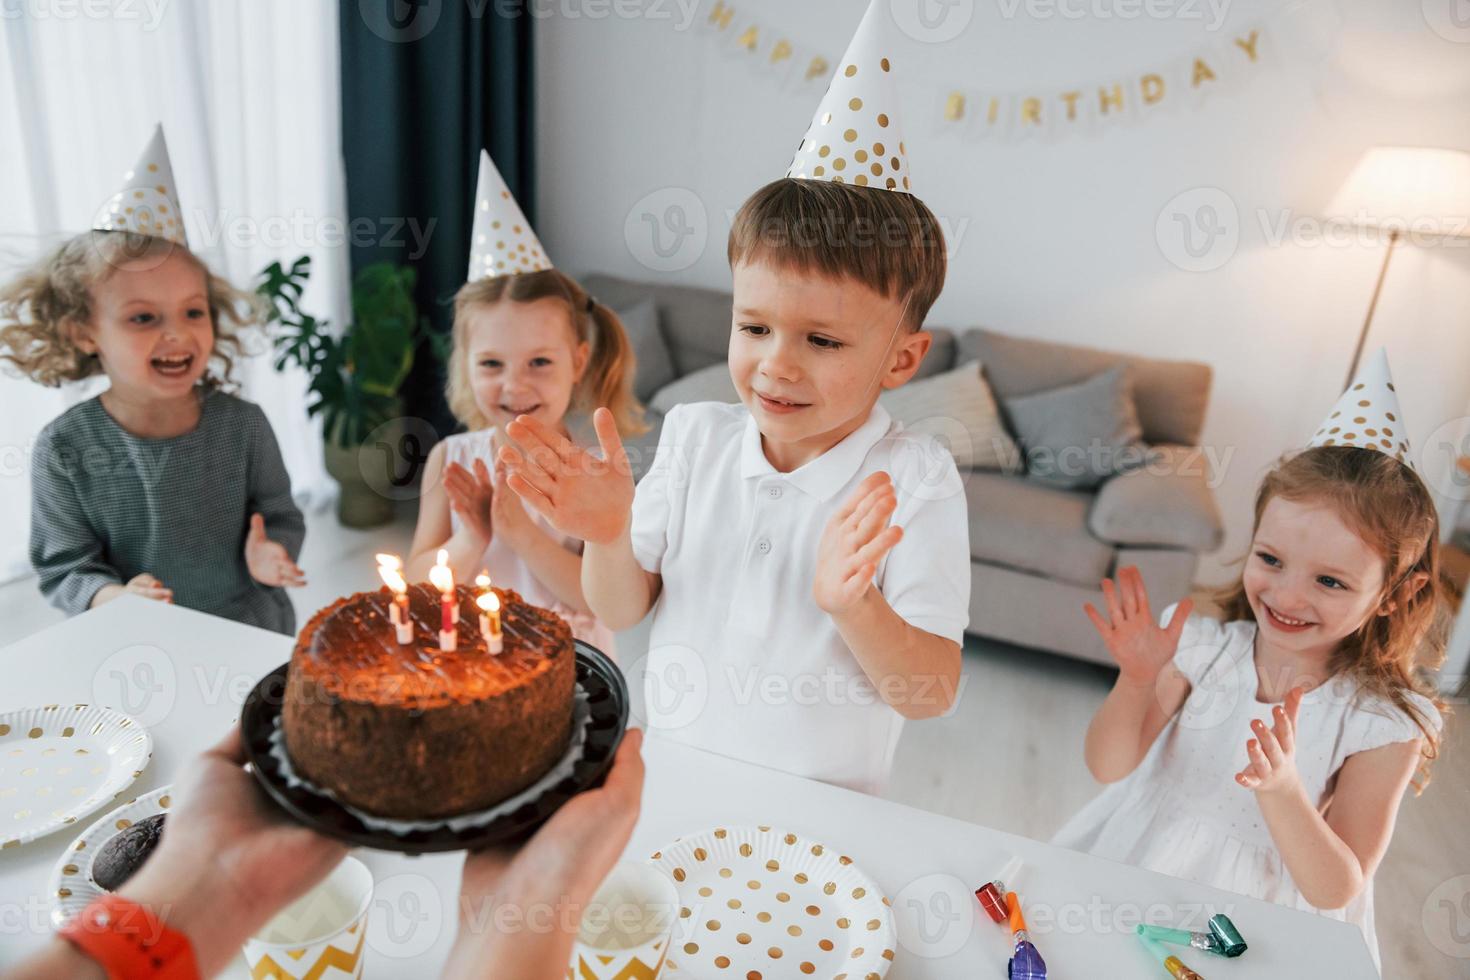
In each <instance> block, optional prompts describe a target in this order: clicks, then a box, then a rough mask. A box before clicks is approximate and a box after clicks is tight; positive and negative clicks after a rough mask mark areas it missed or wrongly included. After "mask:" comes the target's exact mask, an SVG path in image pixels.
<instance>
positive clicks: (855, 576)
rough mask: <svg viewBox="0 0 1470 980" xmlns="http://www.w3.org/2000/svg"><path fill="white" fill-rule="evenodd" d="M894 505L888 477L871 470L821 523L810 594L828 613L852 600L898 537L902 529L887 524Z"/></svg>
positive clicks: (842, 609) (864, 589)
mask: <svg viewBox="0 0 1470 980" xmlns="http://www.w3.org/2000/svg"><path fill="white" fill-rule="evenodd" d="M897 509H898V494H897V493H896V492H895V491H894V489H893V480H892V478H891V477H889V475H888V474H887V473H885V472H883V471H881V470H880V471H879V472H877V473H873V474H871V475H869V476H868V478H867V479H865V480H863V482H862V483H860V484H858V488H857V490H855V491H854V492H853V494H852V496H850V497H849V498H848V499H847V502H846V503H844V504H843V505H842V507H841V509H839V510H838V511H837V513H835V514H833V515H832V519H831V520H829V521H828V522H827V527H826V528H825V529H824V530H823V531H822V540H821V541H820V542H819V543H818V545H817V573H816V578H815V580H814V581H813V582H812V598H813V599H815V600H816V603H817V606H818V608H820V609H821V610H822V611H823V612H825V613H827V614H828V615H836V614H838V613H842V612H846V611H847V610H848V609H851V608H852V607H853V606H854V605H856V604H857V602H858V600H860V599H861V598H862V597H863V595H864V594H866V592H867V590H868V587H869V586H870V585H872V583H873V576H874V575H875V574H877V571H878V563H879V562H880V561H882V560H883V556H884V555H886V554H887V553H888V551H889V550H890V549H891V548H892V547H893V546H894V545H896V544H898V542H899V541H900V540H901V539H902V538H903V528H901V527H897V526H893V527H890V526H889V525H888V519H889V518H890V517H892V516H893V512H894V511H895V510H897Z"/></svg>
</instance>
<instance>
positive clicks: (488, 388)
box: [465, 297, 588, 429]
mask: <svg viewBox="0 0 1470 980" xmlns="http://www.w3.org/2000/svg"><path fill="white" fill-rule="evenodd" d="M466 315H467V316H468V317H469V318H470V320H469V325H468V329H467V330H466V331H465V338H466V340H467V341H468V343H469V346H470V358H469V370H470V387H471V390H473V391H474V393H475V405H476V406H477V407H478V408H479V409H480V414H481V415H483V416H485V418H486V419H488V420H489V421H490V423H491V424H492V425H499V426H504V425H505V424H506V423H507V422H509V421H510V420H512V419H514V418H515V417H516V416H517V415H529V416H531V417H533V418H535V419H536V420H538V421H540V422H543V423H545V424H546V425H549V426H551V427H552V428H556V429H560V428H561V427H562V417H563V416H565V415H566V412H567V408H568V407H569V406H570V405H571V402H572V393H573V392H574V390H575V389H576V386H577V382H578V381H580V380H581V378H582V372H583V371H584V370H585V369H586V367H587V353H588V345H587V343H586V342H585V341H584V342H582V343H579V344H576V345H575V346H574V345H573V336H572V327H571V324H569V323H568V322H567V305H566V303H565V302H563V301H562V300H559V299H554V298H550V297H548V298H545V299H538V300H533V301H531V302H529V303H518V302H515V301H513V300H501V301H500V302H498V303H495V304H494V305H491V306H479V307H475V308H473V309H472V310H470V311H469V312H468V313H467V314H466Z"/></svg>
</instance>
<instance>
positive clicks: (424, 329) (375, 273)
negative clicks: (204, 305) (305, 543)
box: [256, 255, 448, 527]
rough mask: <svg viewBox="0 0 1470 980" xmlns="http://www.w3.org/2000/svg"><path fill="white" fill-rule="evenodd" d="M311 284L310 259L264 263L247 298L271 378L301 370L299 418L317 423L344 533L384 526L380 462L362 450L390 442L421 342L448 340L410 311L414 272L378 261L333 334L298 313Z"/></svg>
mask: <svg viewBox="0 0 1470 980" xmlns="http://www.w3.org/2000/svg"><path fill="white" fill-rule="evenodd" d="M310 276H311V258H310V256H305V255H303V256H302V257H301V258H299V259H297V260H296V261H295V262H294V263H292V264H291V266H290V268H283V267H282V266H281V264H280V263H279V262H272V263H271V264H270V266H268V267H267V268H266V269H265V271H264V272H263V273H261V281H260V285H259V286H258V287H256V291H257V292H258V293H259V294H260V296H261V297H263V298H264V299H265V301H266V302H267V303H268V304H269V312H268V314H267V316H266V321H267V324H268V325H269V326H270V327H272V328H273V334H274V344H275V353H276V361H275V364H276V370H282V369H284V368H285V366H286V365H288V364H297V365H299V366H301V367H302V368H304V369H305V370H306V374H307V378H308V379H309V385H308V391H309V397H310V399H311V400H310V402H309V403H308V404H307V407H306V411H307V414H308V415H320V416H321V419H322V434H323V438H324V442H325V458H326V467H327V472H328V473H330V474H331V475H332V478H333V479H335V480H336V481H337V483H338V484H339V486H340V487H341V494H340V495H339V497H338V499H337V517H338V519H339V520H340V521H341V522H342V523H343V524H344V525H346V526H348V527H373V526H375V525H378V524H383V523H386V522H387V521H389V520H390V519H392V516H393V498H392V497H391V496H389V495H388V494H386V493H384V492H382V489H381V488H377V487H374V486H373V485H372V483H371V482H370V481H369V480H368V478H367V474H368V473H369V472H372V467H374V466H377V467H379V468H381V467H382V465H383V458H382V456H381V454H380V453H378V452H376V451H375V447H373V446H369V445H366V443H367V441H368V439H369V437H373V441H374V442H375V443H384V442H386V443H388V444H390V445H394V446H396V445H397V444H398V441H399V438H400V433H398V432H396V431H394V430H395V429H397V428H398V427H400V426H401V424H402V419H401V417H402V413H403V405H402V399H401V398H400V397H399V388H400V387H401V386H402V384H403V382H404V380H405V379H406V378H407V377H408V373H409V371H410V370H412V368H413V361H414V351H415V350H416V349H417V348H418V345H419V343H420V342H421V341H424V340H428V341H429V342H430V344H431V349H433V350H434V351H435V353H436V354H442V353H443V352H444V349H445V348H446V347H447V342H448V338H447V337H443V336H441V335H440V334H437V333H435V332H434V331H432V330H430V329H429V324H428V318H427V317H424V316H422V315H421V314H420V313H419V311H418V307H417V306H416V305H415V304H414V300H413V287H414V281H415V273H414V270H413V269H411V268H409V267H407V266H396V265H394V264H392V263H390V262H378V263H374V264H373V265H369V266H366V267H365V268H363V269H361V270H360V271H359V272H358V273H357V275H356V277H355V278H354V279H353V283H352V323H351V324H350V325H348V326H347V327H345V328H344V329H342V330H329V329H328V323H327V321H326V320H318V319H317V318H316V317H314V316H312V315H311V314H310V313H306V312H303V311H302V310H301V307H300V302H301V295H302V293H303V291H304V290H305V288H306V282H307V280H308V279H309V278H310ZM368 453H371V456H368V455H365V454H368Z"/></svg>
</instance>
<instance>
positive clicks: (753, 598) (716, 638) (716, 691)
mask: <svg viewBox="0 0 1470 980" xmlns="http://www.w3.org/2000/svg"><path fill="white" fill-rule="evenodd" d="M877 470H885V471H887V472H888V474H889V475H890V476H891V477H892V478H893V483H894V486H895V489H896V490H897V495H898V507H897V510H896V511H895V513H894V516H893V523H895V524H898V525H901V526H902V527H903V529H904V537H903V540H901V541H900V542H899V543H898V544H897V545H896V546H895V547H894V548H893V549H892V550H890V551H889V553H888V554H887V555H886V556H885V557H884V559H883V561H882V563H881V564H879V566H878V571H877V574H876V576H875V582H876V584H877V586H878V588H879V590H880V591H881V592H882V593H883V596H884V598H885V599H886V600H887V601H888V603H889V605H891V606H892V607H893V609H894V611H895V612H897V613H898V615H899V616H901V617H903V619H904V620H906V621H907V622H908V623H910V624H911V625H913V626H916V627H918V628H919V629H922V630H927V631H928V632H930V633H934V634H936V635H938V636H942V637H945V638H947V639H950V640H954V641H955V642H956V643H962V642H963V637H964V631H965V627H966V626H967V625H968V624H969V605H970V548H969V533H968V518H967V511H966V507H965V495H964V487H963V485H962V483H961V480H960V476H959V472H958V470H957V469H956V467H955V463H954V458H953V457H952V456H951V455H950V454H949V452H948V450H946V449H945V448H944V447H943V446H942V445H941V444H940V443H939V442H938V441H937V440H936V439H934V438H933V437H931V436H928V435H921V434H916V433H911V432H905V431H903V427H902V425H901V424H900V423H896V422H893V421H892V420H891V419H890V418H889V415H888V413H887V411H885V410H884V408H883V407H882V406H881V405H874V407H873V410H872V413H871V414H870V415H869V416H868V419H867V421H866V422H864V423H863V424H862V426H860V427H859V428H858V429H857V430H856V431H855V432H853V433H852V434H851V435H849V436H848V437H847V438H846V439H844V440H843V441H842V442H840V443H838V444H837V445H836V446H833V447H832V448H831V449H829V450H828V451H827V452H825V453H823V454H822V455H821V456H819V457H818V458H816V459H814V460H812V461H811V462H809V463H807V464H806V465H804V466H802V467H800V468H799V469H797V470H794V471H792V472H790V473H780V472H778V471H777V470H776V468H775V467H773V466H772V465H771V463H770V461H769V460H767V459H766V455H765V451H764V450H763V449H762V448H761V436H760V430H759V429H758V428H757V426H756V423H755V420H754V419H753V418H752V417H751V415H750V412H749V411H748V410H747V409H746V408H745V406H743V405H738V404H737V405H726V404H721V403H717V402H702V403H697V404H688V405H680V406H677V407H676V408H674V409H673V410H672V411H671V412H669V414H668V416H667V417H666V418H665V419H664V425H663V430H662V431H661V432H660V434H659V443H658V451H657V455H656V457H655V459H654V462H653V464H652V466H651V467H650V469H649V471H648V473H647V474H646V475H645V476H644V477H643V479H642V480H641V481H640V482H639V483H638V487H637V493H636V495H635V496H634V500H633V522H632V539H633V552H634V554H635V555H636V556H637V558H638V562H639V564H640V565H642V566H643V567H644V568H645V569H647V570H648V571H650V572H656V573H659V574H660V575H662V576H663V591H662V593H661V594H660V595H659V598H658V600H657V602H656V603H655V605H654V608H653V622H652V633H651V635H650V638H649V656H648V670H647V674H646V677H645V691H646V697H647V712H648V726H649V728H650V729H653V730H656V731H657V732H658V733H659V734H660V735H662V736H664V737H668V738H672V739H675V740H678V741H682V742H687V743H689V744H692V745H696V746H698V747H700V748H703V749H708V750H710V751H713V752H718V753H721V754H723V755H729V756H734V757H736V758H740V759H745V760H748V761H751V762H755V763H758V764H760V765H765V766H770V767H773V768H776V769H782V770H785V771H787V772H791V773H795V774H797V775H801V776H808V777H812V778H815V779H821V780H825V781H826V782H830V783H836V784H838V785H841V786H847V787H849V788H852V789H857V790H861V791H863V792H869V793H878V792H881V790H882V788H883V785H884V783H885V782H886V780H887V777H888V772H889V770H890V769H891V768H892V765H893V750H894V748H895V747H896V746H897V744H898V736H899V733H900V732H901V730H902V728H903V717H902V716H901V715H900V714H899V713H898V712H897V711H896V710H894V709H893V708H892V707H890V706H889V705H887V704H885V703H884V702H883V700H882V699H881V698H880V697H879V695H878V691H877V689H876V688H875V687H874V686H873V684H872V683H871V682H870V681H869V680H868V678H867V676H866V675H865V674H864V673H863V669H862V667H861V666H859V664H858V662H857V659H856V658H855V657H854V656H853V654H852V651H851V650H850V649H848V646H847V644H846V643H845V642H844V641H843V639H842V636H841V634H839V633H838V632H837V627H836V625H835V624H834V623H833V622H832V619H831V617H830V616H828V615H827V614H826V613H825V612H823V611H822V610H821V609H819V608H818V607H817V604H816V602H815V601H814V600H813V599H812V582H813V580H814V576H815V574H816V559H817V545H818V543H819V542H820V541H821V537H822V531H823V529H824V528H825V527H826V525H827V521H828V520H829V519H830V518H831V516H832V515H833V514H834V513H835V512H836V511H837V510H838V509H839V508H840V507H841V506H842V504H843V503H844V502H845V501H846V500H847V498H848V497H849V496H851V495H852V493H853V492H854V491H855V490H856V488H857V486H858V484H860V483H861V482H862V481H863V479H864V478H865V477H867V476H868V475H869V474H871V473H873V472H875V471H877ZM913 691H914V693H916V694H920V695H922V694H925V693H930V694H932V695H933V696H935V697H940V696H942V693H943V692H941V691H939V690H937V688H934V689H931V690H929V691H927V692H926V691H925V690H923V689H922V688H920V687H915V688H914V689H913Z"/></svg>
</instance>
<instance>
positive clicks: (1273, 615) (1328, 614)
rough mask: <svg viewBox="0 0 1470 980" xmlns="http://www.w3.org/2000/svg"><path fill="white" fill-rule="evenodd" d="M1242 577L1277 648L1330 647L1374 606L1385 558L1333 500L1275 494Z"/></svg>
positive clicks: (1254, 608) (1248, 596)
mask: <svg viewBox="0 0 1470 980" xmlns="http://www.w3.org/2000/svg"><path fill="white" fill-rule="evenodd" d="M1243 582H1244V585H1245V594H1246V599H1247V600H1249V602H1250V604H1251V609H1252V611H1253V612H1254V613H1255V616H1256V622H1257V623H1258V624H1259V625H1260V628H1261V630H1262V633H1263V635H1264V637H1265V638H1267V639H1269V640H1270V642H1271V643H1273V644H1274V645H1275V646H1277V647H1279V648H1282V649H1286V650H1291V651H1294V652H1298V653H1323V654H1328V653H1331V652H1332V650H1333V649H1335V648H1336V646H1337V644H1338V643H1339V642H1341V641H1342V640H1343V639H1344V638H1345V637H1348V636H1350V635H1352V634H1353V633H1355V632H1356V631H1357V630H1358V629H1359V628H1360V627H1361V626H1362V625H1363V624H1364V623H1365V622H1367V620H1368V617H1370V616H1372V615H1374V614H1376V613H1377V612H1378V610H1379V606H1380V604H1381V594H1382V592H1383V584H1384V583H1383V559H1382V557H1380V556H1379V554H1378V553H1377V552H1376V551H1374V550H1373V549H1372V548H1371V547H1369V545H1368V543H1367V542H1366V541H1364V540H1363V539H1362V538H1361V537H1359V536H1358V535H1357V534H1356V533H1355V532H1354V531H1353V530H1352V529H1351V528H1350V527H1348V526H1347V525H1346V524H1344V523H1343V521H1342V518H1341V517H1340V516H1338V513H1337V511H1336V510H1335V509H1334V508H1332V507H1330V506H1328V505H1326V504H1323V503H1320V502H1315V501H1309V500H1308V501H1297V500H1287V499H1285V498H1282V497H1273V498H1272V499H1271V500H1270V501H1268V502H1267V504H1266V509H1265V510H1264V511H1263V512H1262V514H1261V522H1260V526H1259V527H1258V528H1257V529H1256V534H1255V538H1254V539H1253V540H1252V542H1251V553H1250V557H1248V558H1247V559H1246V566H1245V572H1244V574H1243Z"/></svg>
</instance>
